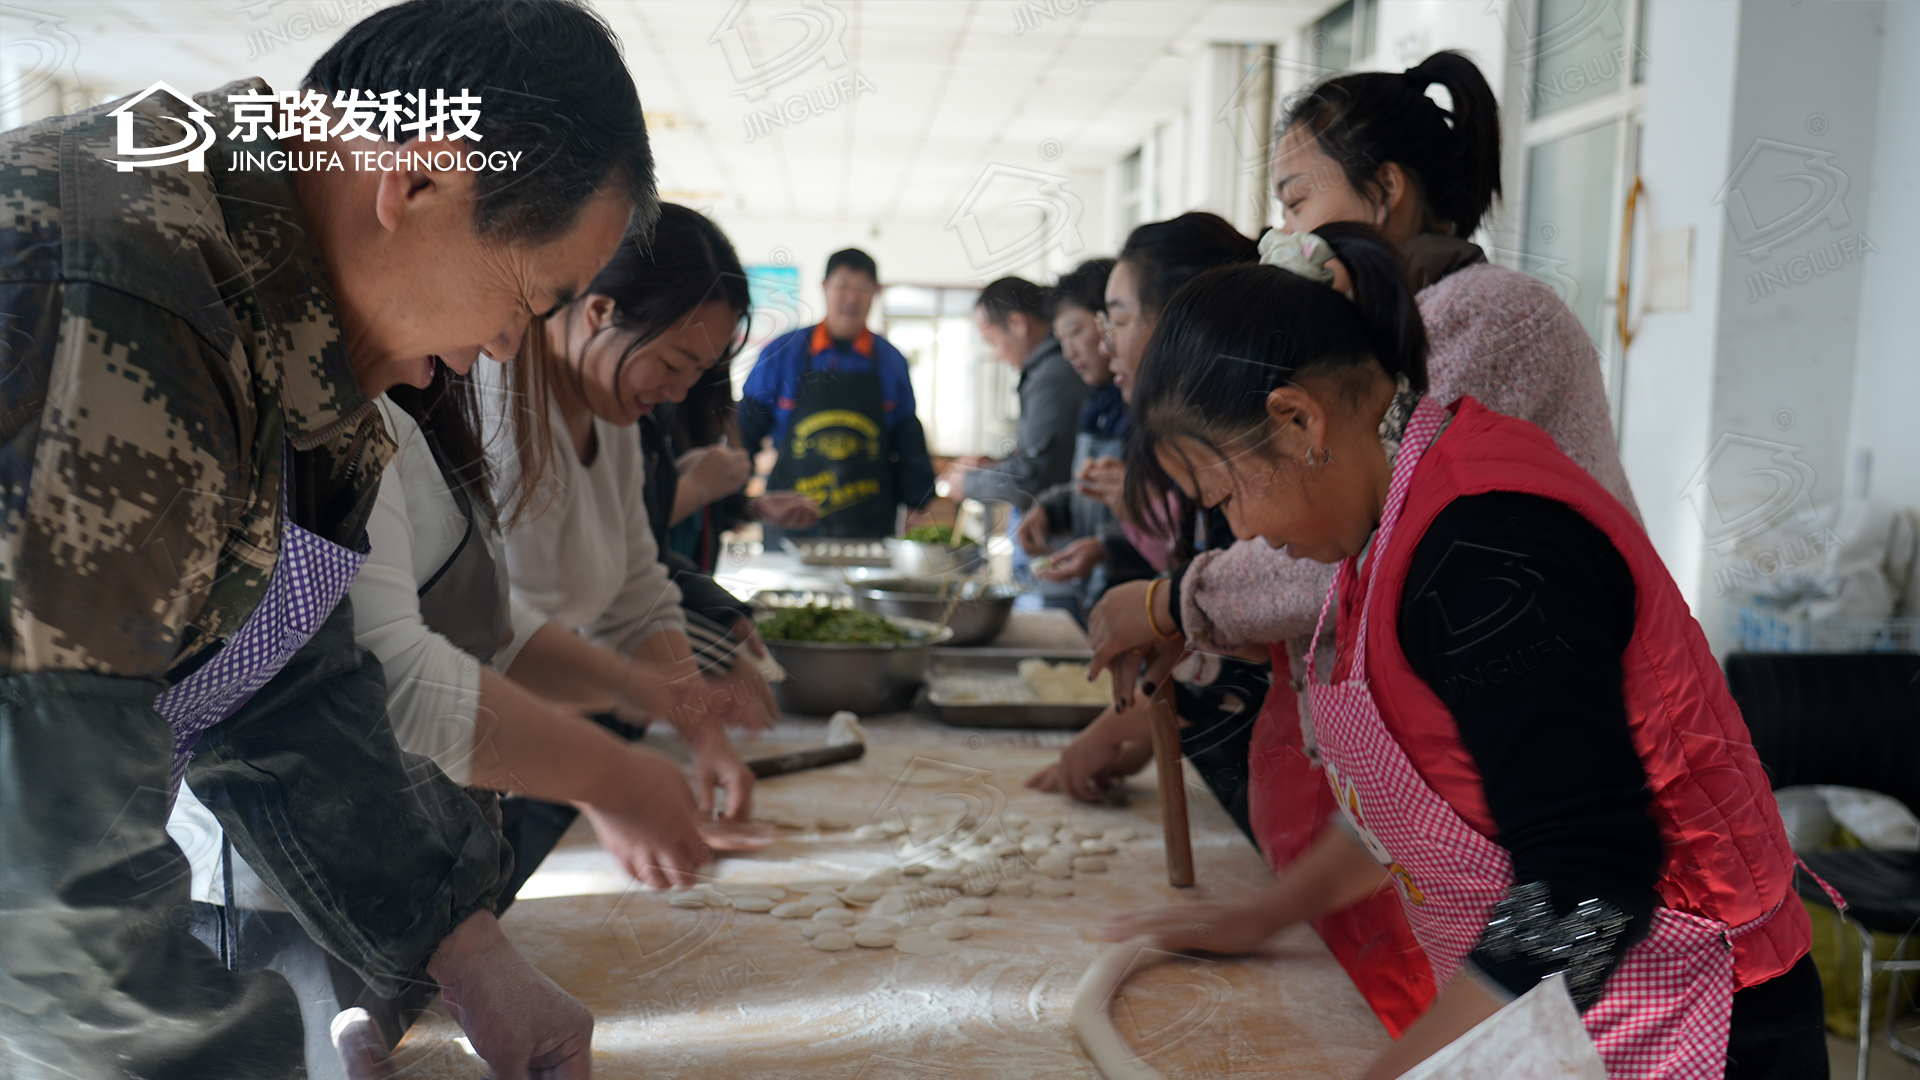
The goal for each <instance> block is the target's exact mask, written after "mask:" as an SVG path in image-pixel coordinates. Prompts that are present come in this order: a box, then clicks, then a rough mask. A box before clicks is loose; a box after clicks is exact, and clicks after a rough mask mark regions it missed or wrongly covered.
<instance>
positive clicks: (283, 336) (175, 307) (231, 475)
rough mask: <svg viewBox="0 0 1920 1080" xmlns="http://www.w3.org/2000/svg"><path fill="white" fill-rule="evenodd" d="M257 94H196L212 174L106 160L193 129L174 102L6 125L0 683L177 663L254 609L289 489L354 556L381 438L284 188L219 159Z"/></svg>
mask: <svg viewBox="0 0 1920 1080" xmlns="http://www.w3.org/2000/svg"><path fill="white" fill-rule="evenodd" d="M247 89H262V90H264V89H266V84H265V83H264V82H262V81H260V80H258V79H252V80H246V81H243V82H237V83H234V84H232V85H230V86H227V87H223V88H222V89H220V90H218V91H215V92H213V93H210V94H202V95H197V96H196V98H195V100H196V101H197V102H198V103H199V104H200V105H201V106H202V107H204V108H206V109H209V110H211V111H212V114H213V115H212V116H211V117H205V119H206V121H207V122H208V123H209V124H210V126H211V127H212V129H213V132H214V135H215V138H214V141H213V143H212V145H211V146H210V147H208V149H207V151H206V154H205V165H206V168H205V171H203V172H193V171H189V168H188V165H187V164H186V163H184V162H183V163H176V164H172V165H163V166H158V167H147V166H141V167H136V168H134V169H132V170H131V171H127V172H122V171H119V170H118V169H117V168H116V166H115V165H114V164H113V163H112V160H111V159H114V158H116V157H119V156H122V155H121V154H119V153H118V152H117V150H116V140H117V134H116V129H117V127H118V125H119V124H120V123H123V122H126V121H128V120H130V121H131V123H132V127H133V130H134V132H135V140H136V145H139V146H149V147H151V146H163V145H166V144H168V143H171V142H175V141H177V140H178V139H179V136H180V128H182V127H184V128H186V129H187V130H188V131H191V132H195V133H196V134H197V133H198V131H199V129H198V128H197V127H196V126H194V125H193V124H192V123H189V119H191V118H188V113H189V111H190V110H189V106H188V105H187V104H186V103H185V102H183V101H181V100H180V99H179V98H177V97H174V96H173V95H172V94H170V93H168V92H167V91H166V90H165V89H159V90H156V91H155V92H153V93H151V94H148V95H147V96H145V97H144V98H141V99H134V100H127V101H123V102H121V103H118V107H111V106H112V104H113V103H110V104H109V105H101V106H98V107H96V108H93V109H89V110H87V111H85V112H81V113H76V114H73V115H71V116H62V117H55V118H52V119H49V120H46V121H43V122H41V123H38V124H34V125H31V126H28V127H25V128H20V129H18V130H15V131H10V132H7V133H5V134H4V135H0V205H4V207H5V209H6V211H7V217H6V218H5V219H0V330H3V331H4V333H0V492H3V493H4V505H0V595H3V596H4V598H5V601H6V610H7V616H8V617H7V621H6V624H5V627H4V629H0V672H11V673H16V674H18V673H24V672H32V671H87V672H95V673H98V674H103V675H118V676H129V677H136V678H149V679H159V680H168V679H170V678H171V677H172V676H174V675H177V674H180V673H182V672H183V671H184V670H185V667H186V666H187V665H190V664H192V663H194V662H196V661H197V660H198V659H200V658H202V657H204V655H206V653H207V651H208V648H209V647H210V646H212V645H215V644H217V643H219V642H220V641H222V640H224V639H225V638H226V637H227V636H229V635H230V634H232V633H233V632H234V631H235V630H236V629H238V628H239V626H240V624H241V623H242V622H244V621H245V620H246V618H247V616H248V615H249V614H251V613H252V611H253V609H254V606H255V605H256V603H257V602H258V601H259V599H260V596H261V594H262V592H263V591H264V589H265V587H266V584H267V579H268V577H269V576H270V575H271V574H272V572H273V565H274V559H275V554H276V551H277V548H278V544H279V534H280V530H279V524H278V521H279V510H280V506H281V500H282V490H281V488H282V483H281V479H282V476H283V475H285V476H290V477H292V478H293V484H292V486H291V490H290V491H289V492H287V509H288V511H289V513H290V514H291V516H292V518H293V520H295V521H296V522H298V523H299V524H300V525H301V526H303V527H304V528H307V529H309V530H311V531H313V532H315V533H317V534H319V535H320V536H322V537H325V538H327V539H329V540H331V541H333V542H334V543H337V544H343V545H346V546H350V547H355V548H361V547H363V546H364V531H365V524H366V519H367V516H368V514H369V513H370V511H371V509H372V505H373V501H374V497H375V495H376V494H377V492H378V487H379V480H380V474H381V471H382V470H383V469H384V467H385V465H386V461H387V459H388V457H389V456H390V455H391V453H392V440H391V439H390V438H389V436H388V435H387V432H386V429H385V427H384V426H383V425H382V423H381V420H380V416H379V412H378V410H377V409H375V408H374V406H373V403H372V402H371V401H369V400H368V399H367V397H366V396H365V395H364V394H363V393H362V392H361V391H360V388H359V386H358V384H357V383H356V382H355V381H354V378H353V372H352V371H351V369H350V368H349V366H348V363H347V355H346V349H345V347H344V345H343V343H342V340H341V327H340V323H339V319H338V318H337V316H336V313H335V310H334V304H333V300H332V297H331V296H330V295H329V292H328V279H327V273H326V268H325V266H324V264H323V263H322V261H321V256H320V251H319V248H318V247H317V246H316V245H315V244H314V242H313V238H312V237H311V235H310V233H309V230H308V229H307V227H306V224H305V221H304V219H303V217H302V214H301V210H300V205H299V200H298V199H297V198H296V195H295V192H294V185H293V181H292V178H291V176H290V175H287V174H282V173H273V172H245V171H230V170H229V169H228V168H227V166H228V164H229V162H230V155H231V154H232V152H233V151H234V150H236V149H241V148H245V149H253V150H258V149H260V145H259V144H258V143H252V144H238V143H234V142H232V141H230V140H229V139H228V138H227V137H226V136H227V132H228V131H230V130H231V129H232V128H233V126H234V125H233V117H232V107H231V106H230V105H229V104H228V103H227V97H228V95H229V94H230V93H237V92H240V91H243V90H247ZM123 113H124V114H126V115H122V114H123ZM288 450H290V451H291V460H286V458H287V457H288V455H287V454H286V453H285V451H288ZM283 470H284V472H283Z"/></svg>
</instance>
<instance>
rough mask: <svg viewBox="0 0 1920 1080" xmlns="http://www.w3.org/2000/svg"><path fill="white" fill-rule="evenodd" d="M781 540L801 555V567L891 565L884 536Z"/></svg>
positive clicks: (787, 537)
mask: <svg viewBox="0 0 1920 1080" xmlns="http://www.w3.org/2000/svg"><path fill="white" fill-rule="evenodd" d="M780 543H781V544H782V545H783V546H785V547H786V549H787V550H788V551H791V552H793V553H794V554H795V555H798V556H799V557H800V564H801V565H802V566H888V567H890V566H892V565H893V553H892V552H890V551H888V550H887V541H886V539H885V538H883V537H876V538H874V539H872V540H863V539H860V538H858V537H850V538H847V539H844V540H841V539H834V538H831V537H808V538H805V539H799V540H796V539H794V538H793V537H791V536H783V537H781V538H780Z"/></svg>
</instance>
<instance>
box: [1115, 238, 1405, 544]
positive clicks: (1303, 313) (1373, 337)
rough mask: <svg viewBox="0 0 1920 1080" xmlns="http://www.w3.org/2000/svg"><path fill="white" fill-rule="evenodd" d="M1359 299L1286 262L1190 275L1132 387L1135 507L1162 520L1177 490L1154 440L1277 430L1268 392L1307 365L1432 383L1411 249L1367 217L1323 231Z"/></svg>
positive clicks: (1314, 371)
mask: <svg viewBox="0 0 1920 1080" xmlns="http://www.w3.org/2000/svg"><path fill="white" fill-rule="evenodd" d="M1315 232H1316V234H1317V235H1319V236H1320V237H1321V238H1322V239H1324V240H1325V241H1326V242H1327V244H1328V246H1330V247H1332V248H1333V253H1334V255H1335V256H1336V257H1337V258H1338V259H1339V260H1340V262H1341V264H1342V265H1343V266H1344V267H1345V268H1346V271H1347V275H1348V277H1349V278H1351V280H1352V282H1353V291H1354V298H1353V299H1352V300H1349V299H1347V298H1346V297H1345V296H1343V295H1341V294H1340V293H1338V292H1336V291H1334V289H1333V287H1332V286H1330V285H1323V284H1321V283H1319V282H1317V281H1309V280H1308V279H1306V278H1303V277H1300V276H1299V275H1297V274H1293V273H1291V272H1289V271H1286V270H1282V269H1280V268H1279V267H1277V266H1266V265H1257V266H1224V267H1221V268H1219V269H1216V270H1209V271H1207V272H1206V273H1204V274H1201V275H1199V276H1198V277H1195V278H1194V279H1193V280H1192V281H1190V282H1188V283H1187V284H1186V286H1185V287H1183V288H1182V289H1181V290H1180V291H1179V293H1177V294H1175V296H1174V297H1173V299H1172V300H1170V301H1169V302H1168V303H1167V306H1166V309H1165V310H1164V311H1163V312H1161V315H1160V322H1159V325H1158V326H1156V327H1155V328H1154V331H1153V337H1152V339H1151V340H1150V341H1149V342H1148V343H1147V352H1146V356H1145V357H1144V358H1143V359H1142V360H1141V362H1140V371H1139V374H1138V375H1137V376H1136V379H1135V383H1134V390H1133V402H1132V409H1133V420H1134V435H1133V438H1132V439H1130V440H1129V442H1128V444H1127V487H1126V501H1127V511H1128V514H1129V515H1130V516H1131V517H1133V518H1134V519H1135V520H1151V519H1152V518H1153V517H1154V516H1156V514H1157V509H1156V507H1157V505H1158V503H1159V500H1160V498H1161V496H1162V495H1163V494H1164V493H1167V492H1177V491H1178V490H1179V488H1178V487H1177V486H1176V485H1175V484H1173V483H1172V481H1170V480H1169V479H1168V478H1167V476H1166V473H1165V472H1164V471H1163V470H1162V469H1161V467H1160V460H1159V457H1158V456H1157V455H1156V453H1155V447H1156V446H1158V445H1160V444H1164V443H1165V442H1166V441H1167V440H1169V439H1174V438H1186V439H1192V440H1194V441H1195V442H1198V443H1199V444H1200V445H1202V446H1206V447H1209V448H1211V449H1213V450H1214V451H1216V452H1218V453H1219V454H1220V456H1221V457H1223V458H1229V459H1231V458H1232V457H1233V456H1234V455H1235V454H1236V453H1239V452H1242V451H1244V450H1245V449H1248V448H1249V443H1248V440H1249V439H1254V438H1257V437H1258V436H1261V435H1262V434H1263V433H1264V432H1265V431H1266V430H1267V395H1268V394H1269V393H1271V392H1272V391H1273V390H1275V389H1276V388H1278V387H1281V386H1285V385H1286V384H1288V383H1290V382H1293V381H1295V380H1296V379H1297V378H1299V377H1300V376H1301V375H1338V374H1344V373H1350V372H1358V371H1360V370H1362V369H1363V368H1365V367H1366V366H1367V365H1368V364H1371V363H1378V364H1379V366H1380V367H1381V368H1382V369H1384V370H1385V371H1386V373H1387V375H1388V376H1389V377H1392V376H1401V375H1404V376H1406V379H1407V382H1408V383H1410V384H1411V385H1412V387H1413V388H1414V389H1416V390H1425V389H1426V386H1427V363H1426V355H1427V334H1426V330H1425V329H1424V328H1423V327H1422V325H1421V322H1420V311H1419V309H1418V308H1417V307H1415V306H1414V302H1413V295H1412V293H1411V292H1409V291H1408V288H1407V283H1406V276H1405V271H1404V269H1403V268H1402V265H1401V262H1400V257H1399V254H1398V252H1396V251H1395V250H1394V248H1393V246H1392V245H1391V244H1388V243H1387V242H1386V241H1385V240H1384V239H1382V238H1381V237H1380V234H1378V233H1376V232H1374V231H1373V230H1372V229H1369V228H1367V227H1366V226H1364V225H1354V224H1349V223H1340V224H1330V225H1326V226H1323V227H1322V228H1320V229H1316V230H1315Z"/></svg>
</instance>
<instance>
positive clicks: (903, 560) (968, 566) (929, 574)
mask: <svg viewBox="0 0 1920 1080" xmlns="http://www.w3.org/2000/svg"><path fill="white" fill-rule="evenodd" d="M887 553H888V554H889V555H890V556H892V558H893V569H894V572H895V573H897V574H899V575H900V576H902V577H910V578H937V577H940V576H941V575H943V574H952V573H962V574H964V573H968V572H970V571H972V570H973V569H974V568H975V567H977V566H979V565H980V545H978V544H970V543H969V544H961V545H960V546H958V547H948V546H947V545H945V544H928V543H924V542H922V541H919V540H902V539H900V538H899V537H897V536H889V537H887Z"/></svg>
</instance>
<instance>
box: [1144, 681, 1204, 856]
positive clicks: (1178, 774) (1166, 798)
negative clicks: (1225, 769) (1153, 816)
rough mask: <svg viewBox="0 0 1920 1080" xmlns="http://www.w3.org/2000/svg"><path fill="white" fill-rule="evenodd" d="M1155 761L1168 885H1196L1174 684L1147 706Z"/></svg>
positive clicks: (1159, 691) (1166, 685)
mask: <svg viewBox="0 0 1920 1080" xmlns="http://www.w3.org/2000/svg"><path fill="white" fill-rule="evenodd" d="M1147 718H1148V721H1149V724H1150V725H1151V728H1152V731H1153V761H1154V764H1155V766H1157V767H1158V768H1159V770H1160V827H1161V829H1162V830H1163V831H1164V832H1165V833H1166V838H1167V884H1169V885H1172V886H1173V887H1174V888H1176V889H1184V888H1186V887H1188V886H1190V885H1192V884H1193V840H1192V837H1191V836H1189V835H1188V832H1187V775H1186V772H1185V771H1184V770H1183V769H1182V768H1181V755H1180V721H1179V719H1178V718H1177V717H1176V716H1175V715H1174V712H1173V680H1172V679H1171V678H1168V679H1163V680H1162V681H1161V683H1160V686H1159V688H1158V689H1156V690H1155V691H1154V692H1153V697H1152V698H1151V699H1149V700H1148V702H1147Z"/></svg>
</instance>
